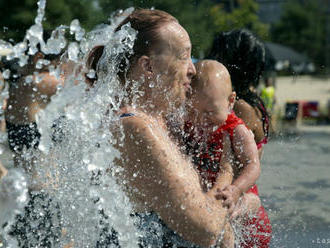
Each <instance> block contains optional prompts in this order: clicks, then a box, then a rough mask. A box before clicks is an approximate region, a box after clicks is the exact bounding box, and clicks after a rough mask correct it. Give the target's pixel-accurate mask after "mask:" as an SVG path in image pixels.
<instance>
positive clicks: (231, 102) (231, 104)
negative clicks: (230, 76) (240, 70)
mask: <svg viewBox="0 0 330 248" xmlns="http://www.w3.org/2000/svg"><path fill="white" fill-rule="evenodd" d="M228 100H229V109H230V110H233V108H234V104H235V101H236V92H235V91H233V92H231V94H230V95H229V99H228Z"/></svg>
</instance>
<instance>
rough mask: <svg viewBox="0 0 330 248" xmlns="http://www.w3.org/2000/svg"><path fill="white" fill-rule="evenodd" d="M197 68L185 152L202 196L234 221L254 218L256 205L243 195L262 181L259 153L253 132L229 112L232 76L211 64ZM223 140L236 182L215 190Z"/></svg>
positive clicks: (232, 97) (202, 63) (250, 196)
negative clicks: (245, 215) (248, 216)
mask: <svg viewBox="0 0 330 248" xmlns="http://www.w3.org/2000/svg"><path fill="white" fill-rule="evenodd" d="M195 67H196V70H197V75H196V77H195V78H194V80H193V82H192V90H191V93H190V101H191V105H190V109H189V111H188V112H189V114H188V116H189V122H187V123H186V125H185V145H186V147H187V152H188V153H189V154H190V155H192V157H193V160H194V163H195V165H196V166H197V169H198V171H199V173H200V176H201V184H202V185H203V188H204V190H205V191H206V192H213V193H214V194H215V196H216V198H217V199H219V200H220V199H222V200H223V204H224V205H225V206H227V207H228V209H229V214H230V215H231V217H232V218H234V217H237V216H238V215H240V214H243V213H242V212H241V211H242V210H243V209H245V210H249V211H252V212H253V211H255V212H256V211H257V209H258V208H259V207H260V199H259V197H258V196H256V195H254V194H246V192H247V191H248V190H249V189H250V188H251V187H253V185H254V184H255V182H256V180H257V179H258V177H259V175H260V162H259V156H258V150H257V146H256V143H255V141H254V137H253V134H252V132H251V131H250V130H249V129H248V128H247V126H246V125H245V124H244V122H243V121H242V120H241V119H240V118H238V117H237V116H236V115H235V113H234V112H233V110H232V109H233V106H234V103H235V98H236V93H235V92H233V91H232V85H231V80H230V75H229V73H228V71H227V69H226V68H225V67H224V66H223V65H222V64H220V63H219V62H217V61H213V60H204V61H200V62H198V63H197V64H195ZM226 134H227V135H229V138H230V143H231V148H232V153H233V155H234V158H233V163H232V164H233V167H234V168H233V169H234V170H233V171H234V180H233V182H232V184H231V185H228V186H226V187H225V188H218V187H217V182H218V181H219V180H221V177H220V175H221V171H222V170H223V169H224V168H221V163H220V162H221V157H222V155H224V154H222V153H223V140H224V136H225V135H226ZM239 199H240V201H239ZM238 202H239V203H240V204H237V203H238ZM238 205H240V207H238ZM243 206H244V207H243ZM244 212H245V211H244Z"/></svg>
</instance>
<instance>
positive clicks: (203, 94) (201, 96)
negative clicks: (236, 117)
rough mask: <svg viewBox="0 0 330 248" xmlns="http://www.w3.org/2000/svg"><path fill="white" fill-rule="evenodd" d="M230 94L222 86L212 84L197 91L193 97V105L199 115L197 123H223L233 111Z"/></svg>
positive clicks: (203, 124) (204, 124)
mask: <svg viewBox="0 0 330 248" xmlns="http://www.w3.org/2000/svg"><path fill="white" fill-rule="evenodd" d="M229 93H230V92H229ZM230 96H231V95H230V94H228V92H227V91H226V90H225V89H221V87H212V86H211V87H208V88H207V89H204V90H203V91H199V92H196V93H195V96H194V97H193V98H192V106H193V107H194V109H195V110H196V112H197V113H196V114H197V115H198V117H197V118H196V121H197V122H198V123H197V124H198V125H202V126H219V125H222V124H223V123H224V122H225V121H226V120H227V116H228V114H229V113H230V111H231V105H230Z"/></svg>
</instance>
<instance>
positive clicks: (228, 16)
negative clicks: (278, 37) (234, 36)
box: [210, 0, 269, 39]
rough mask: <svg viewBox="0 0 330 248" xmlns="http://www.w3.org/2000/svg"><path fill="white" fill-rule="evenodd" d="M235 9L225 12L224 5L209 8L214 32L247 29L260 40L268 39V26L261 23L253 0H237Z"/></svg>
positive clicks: (256, 5)
mask: <svg viewBox="0 0 330 248" xmlns="http://www.w3.org/2000/svg"><path fill="white" fill-rule="evenodd" d="M235 5H236V6H237V7H236V8H233V9H232V10H231V11H228V10H226V8H225V7H226V6H225V5H224V4H221V3H220V4H217V5H215V6H213V7H212V8H211V12H210V14H211V17H212V19H213V23H214V29H215V31H216V32H221V31H230V30H233V29H240V28H247V29H249V30H251V31H252V32H254V33H255V34H257V35H258V36H259V37H260V38H262V39H269V26H268V25H267V24H264V23H262V22H261V21H260V20H259V17H258V15H257V12H258V8H259V7H258V4H257V3H256V2H255V1H254V0H237V1H235Z"/></svg>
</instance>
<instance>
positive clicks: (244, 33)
mask: <svg viewBox="0 0 330 248" xmlns="http://www.w3.org/2000/svg"><path fill="white" fill-rule="evenodd" d="M207 58H208V59H214V60H217V61H219V62H221V63H222V64H223V65H224V66H226V67H227V69H228V71H229V73H230V77H231V81H232V84H233V89H234V90H235V91H236V94H237V97H238V98H239V99H243V100H245V101H246V102H247V103H248V104H250V105H251V106H253V107H257V108H258V109H259V110H260V111H261V113H262V114H263V119H265V118H268V117H269V115H268V113H267V111H266V108H265V107H264V106H265V105H264V103H263V101H262V99H261V98H260V97H259V96H258V95H257V94H256V93H255V92H254V91H252V90H251V86H252V87H253V88H257V86H258V84H259V78H260V76H261V74H262V72H263V70H264V67H265V46H264V44H263V43H262V42H261V41H260V40H259V39H258V38H257V37H256V36H255V35H254V34H252V33H251V32H250V31H249V30H246V29H239V30H233V31H230V32H221V33H219V34H218V35H216V37H215V38H214V40H213V44H212V48H211V51H210V53H209V55H208V56H207ZM267 133H268V130H267V131H266V134H267Z"/></svg>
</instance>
